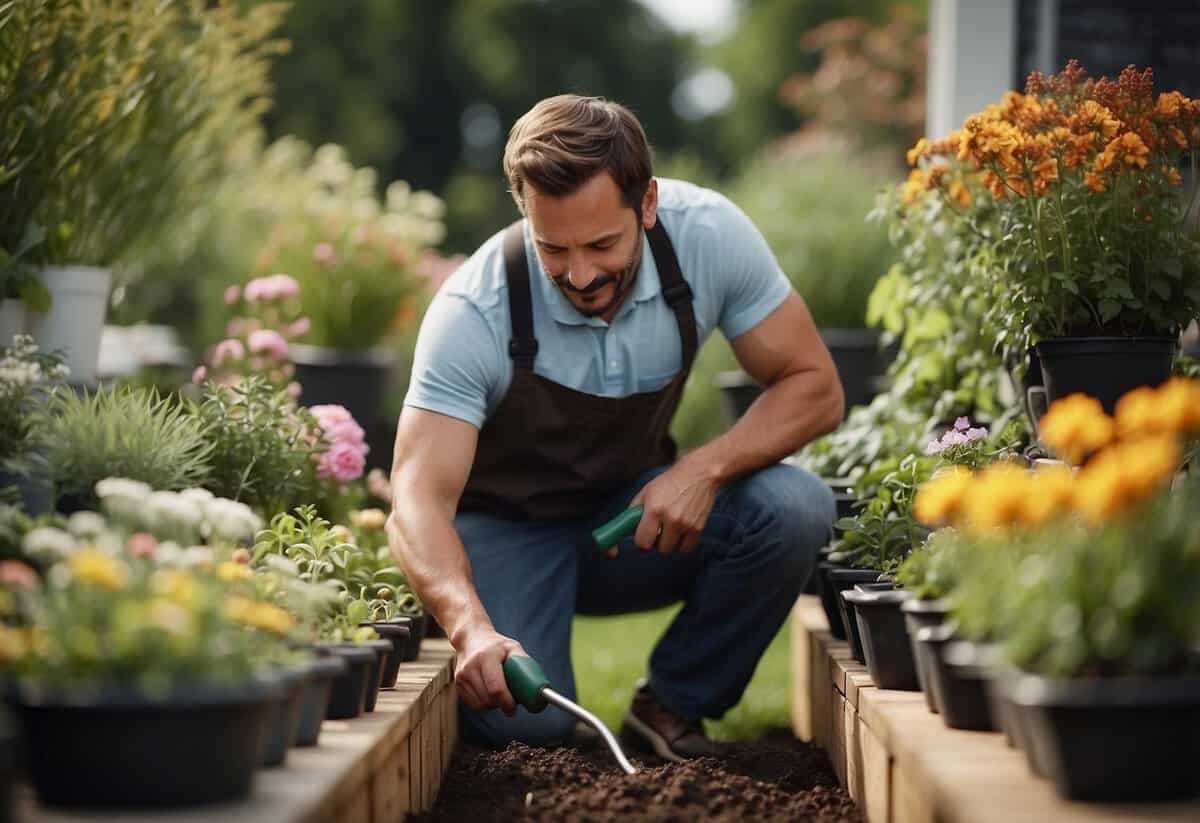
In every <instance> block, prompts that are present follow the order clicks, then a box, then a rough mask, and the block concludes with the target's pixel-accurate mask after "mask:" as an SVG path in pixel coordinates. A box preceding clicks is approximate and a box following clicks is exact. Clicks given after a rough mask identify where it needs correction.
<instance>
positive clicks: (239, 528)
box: [204, 497, 263, 542]
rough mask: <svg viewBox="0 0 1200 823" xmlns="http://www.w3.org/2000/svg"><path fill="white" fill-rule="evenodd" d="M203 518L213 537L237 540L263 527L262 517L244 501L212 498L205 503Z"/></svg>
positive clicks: (246, 538)
mask: <svg viewBox="0 0 1200 823" xmlns="http://www.w3.org/2000/svg"><path fill="white" fill-rule="evenodd" d="M204 514H205V519H206V520H207V523H208V526H209V528H210V529H211V530H212V535H213V536H214V537H218V538H223V539H225V540H231V541H233V542H238V541H240V540H249V539H250V538H252V537H254V533H255V532H257V531H258V530H259V529H261V528H262V527H263V521H262V518H260V517H259V516H258V515H256V514H255V513H254V510H253V509H251V508H250V507H249V506H247V505H246V504H245V503H240V502H238V501H236V500H226V499H225V498H224V497H217V498H214V499H212V500H210V501H208V503H207V504H206V505H205V511H204Z"/></svg>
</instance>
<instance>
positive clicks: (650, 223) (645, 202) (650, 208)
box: [642, 177, 658, 230]
mask: <svg viewBox="0 0 1200 823" xmlns="http://www.w3.org/2000/svg"><path fill="white" fill-rule="evenodd" d="M656 220H658V180H656V179H655V178H653V177H651V178H650V184H649V185H648V186H646V193H645V194H643V195H642V228H644V229H646V230H650V229H652V228H654V223H655V221H656Z"/></svg>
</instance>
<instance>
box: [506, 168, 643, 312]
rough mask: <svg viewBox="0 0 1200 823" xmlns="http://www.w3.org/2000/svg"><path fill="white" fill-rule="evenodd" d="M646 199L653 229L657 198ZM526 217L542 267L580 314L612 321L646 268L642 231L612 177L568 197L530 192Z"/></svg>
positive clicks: (590, 182) (592, 181)
mask: <svg viewBox="0 0 1200 823" xmlns="http://www.w3.org/2000/svg"><path fill="white" fill-rule="evenodd" d="M650 185H651V189H654V188H655V186H654V181H651V184H650ZM654 193H655V194H656V192H654ZM647 195H648V198H647V199H648V200H649V201H650V205H651V209H650V214H649V215H646V212H645V206H646V201H643V222H644V221H645V219H646V218H647V217H648V218H649V221H650V222H649V224H650V225H653V220H654V217H653V205H654V196H653V194H652V193H651V192H647ZM525 213H526V215H527V216H528V217H529V226H530V231H531V233H532V235H533V243H534V247H535V248H536V249H537V254H538V259H539V260H541V263H542V268H543V269H544V270H545V271H546V273H547V274H549V275H550V277H551V278H552V279H553V280H554V283H555V285H557V286H558V289H559V291H560V292H561V293H562V294H563V296H564V297H566V298H567V300H568V301H570V303H571V305H572V306H574V307H575V308H576V309H577V310H578V311H579V313H580V314H583V315H584V316H587V317H603V318H604V319H605V320H611V319H612V317H613V316H614V315H615V314H616V310H617V309H618V308H620V306H621V302H622V299H623V298H624V297H625V295H626V294H627V293H628V290H629V286H630V285H631V284H632V282H633V279H634V276H635V275H636V273H637V269H638V266H640V265H641V262H642V230H643V224H642V223H639V222H638V218H637V214H636V213H635V212H634V211H633V209H631V208H629V206H628V205H626V204H625V202H624V201H623V200H622V199H621V190H620V189H619V188H618V187H617V184H616V182H615V181H614V180H613V179H612V177H610V176H609V175H608V174H607V173H606V172H602V173H600V174H597V175H595V176H594V177H592V178H591V179H590V180H588V181H587V182H586V183H584V184H583V185H582V186H580V188H579V189H578V190H577V191H575V192H574V193H572V194H569V195H566V196H565V197H552V196H550V195H546V194H540V193H539V192H537V191H536V190H535V189H533V188H527V189H526V191H525Z"/></svg>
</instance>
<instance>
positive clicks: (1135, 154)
mask: <svg viewBox="0 0 1200 823" xmlns="http://www.w3.org/2000/svg"><path fill="white" fill-rule="evenodd" d="M1104 154H1105V155H1110V159H1109V162H1112V160H1114V159H1116V158H1117V157H1119V158H1120V159H1121V160H1122V162H1124V163H1125V165H1126V166H1137V167H1138V168H1139V169H1144V168H1146V164H1147V163H1148V162H1149V161H1148V160H1147V159H1146V158H1147V157H1148V156H1149V155H1150V149H1149V147H1148V146H1146V144H1145V143H1143V142H1142V138H1141V137H1140V136H1139V135H1138V133H1137V132H1133V131H1127V132H1125V133H1124V134H1122V135H1121V136H1120V137H1117V138H1114V139H1113V140H1112V142H1110V143H1109V144H1108V145H1107V146H1105V147H1104Z"/></svg>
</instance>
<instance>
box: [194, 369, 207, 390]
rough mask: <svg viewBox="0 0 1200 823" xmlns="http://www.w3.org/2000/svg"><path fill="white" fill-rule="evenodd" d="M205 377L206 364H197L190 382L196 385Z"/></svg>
mask: <svg viewBox="0 0 1200 823" xmlns="http://www.w3.org/2000/svg"><path fill="white" fill-rule="evenodd" d="M205 377H208V367H207V366H197V367H196V370H195V371H194V372H192V382H193V383H195V384H196V385H197V386H198V385H200V384H201V383H203V382H204V378H205Z"/></svg>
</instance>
